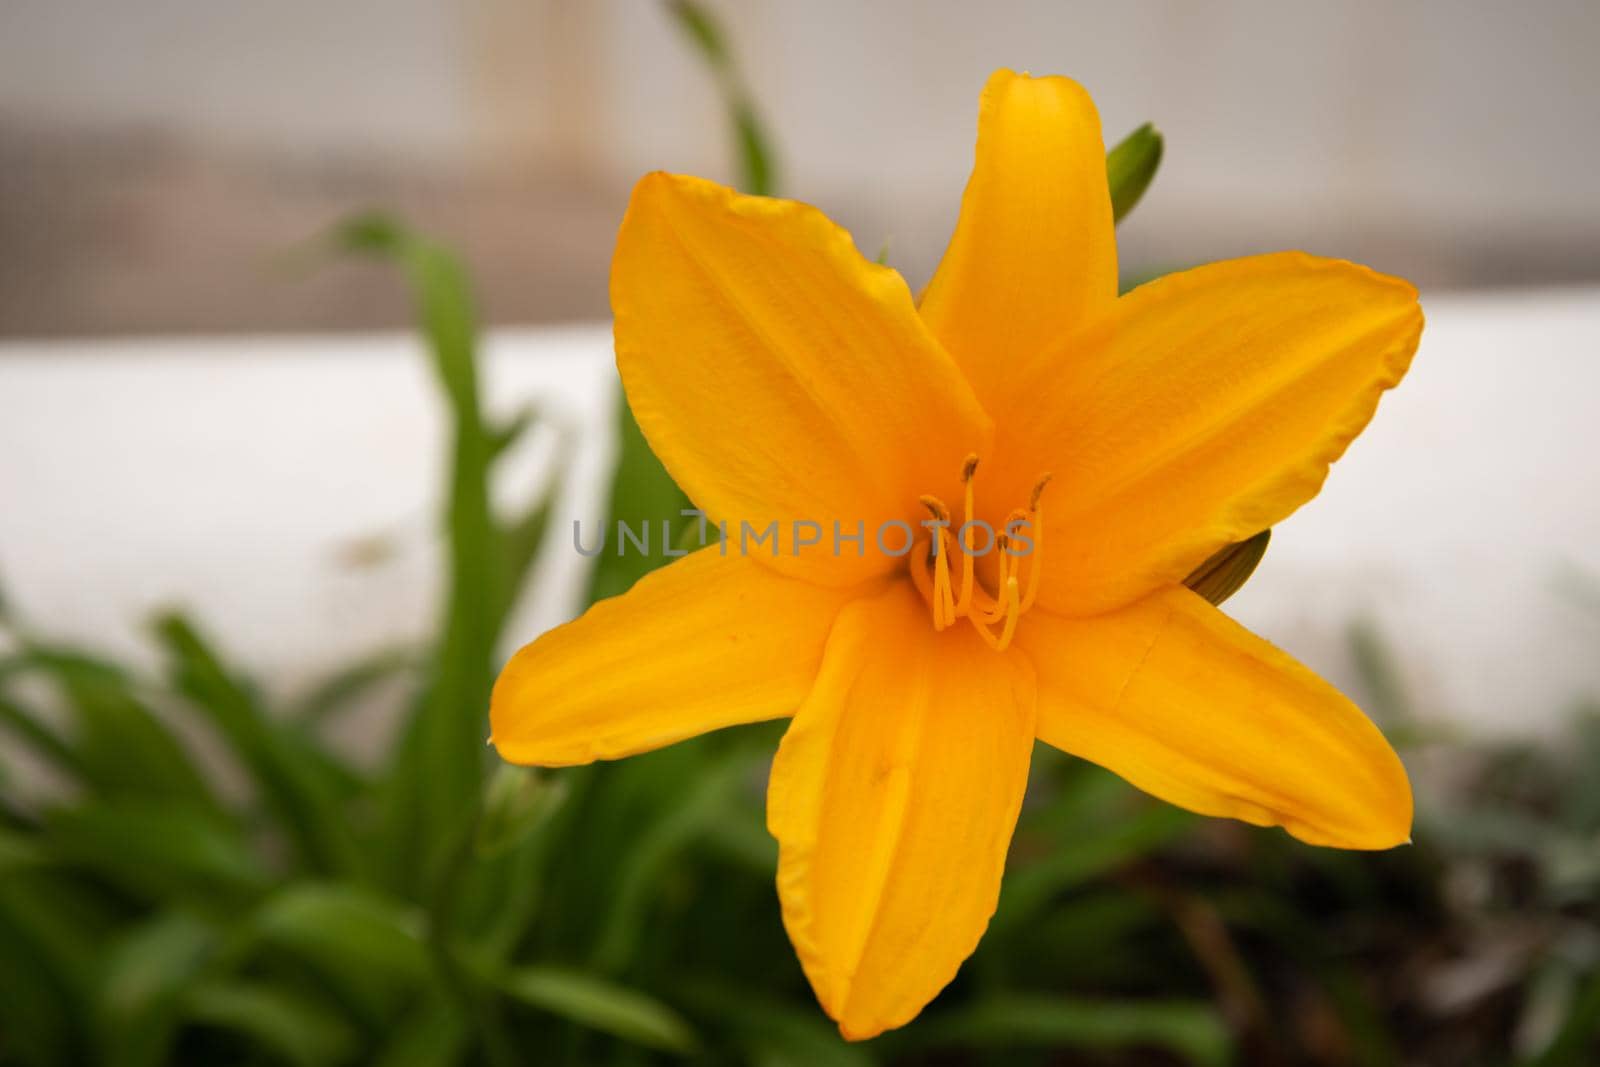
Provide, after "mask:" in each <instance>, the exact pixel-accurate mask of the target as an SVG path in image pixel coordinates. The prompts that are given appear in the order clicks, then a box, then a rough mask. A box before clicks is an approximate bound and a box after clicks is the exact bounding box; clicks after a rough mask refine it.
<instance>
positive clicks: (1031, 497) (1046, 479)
mask: <svg viewBox="0 0 1600 1067" xmlns="http://www.w3.org/2000/svg"><path fill="white" fill-rule="evenodd" d="M1054 477H1055V475H1054V474H1051V473H1050V472H1049V471H1045V473H1044V474H1043V475H1041V476H1040V478H1039V480H1038V481H1037V482H1034V483H1033V491H1032V492H1030V493H1029V494H1028V510H1029V511H1038V510H1039V498H1040V497H1041V496H1043V495H1044V487H1045V486H1047V485H1049V484H1050V479H1051V478H1054Z"/></svg>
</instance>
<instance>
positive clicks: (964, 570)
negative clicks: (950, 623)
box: [955, 452, 978, 615]
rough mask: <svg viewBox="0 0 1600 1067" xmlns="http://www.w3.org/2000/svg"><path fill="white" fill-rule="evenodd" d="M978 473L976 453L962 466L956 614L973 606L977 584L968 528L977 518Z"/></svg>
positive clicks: (965, 611) (964, 611)
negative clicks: (974, 499)
mask: <svg viewBox="0 0 1600 1067" xmlns="http://www.w3.org/2000/svg"><path fill="white" fill-rule="evenodd" d="M977 472H978V454H977V453H976V452H974V453H973V454H972V455H970V456H968V457H967V461H966V462H965V463H963V464H962V465H961V482H962V484H963V485H964V486H965V492H964V494H963V497H964V499H963V500H962V504H961V529H960V530H959V531H957V533H958V536H959V538H960V541H961V595H960V596H958V597H957V598H956V604H955V614H956V615H965V614H966V613H967V609H968V608H970V607H971V606H972V588H973V586H974V585H975V584H976V580H975V576H974V574H973V566H974V564H973V561H972V546H971V545H970V544H969V543H968V542H967V534H966V526H967V523H969V522H971V521H972V520H973V518H975V516H974V514H973V507H972V476H973V475H974V474H976V473H977Z"/></svg>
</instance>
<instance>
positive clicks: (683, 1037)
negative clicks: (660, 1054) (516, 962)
mask: <svg viewBox="0 0 1600 1067" xmlns="http://www.w3.org/2000/svg"><path fill="white" fill-rule="evenodd" d="M499 986H500V989H501V990H502V991H503V992H505V993H506V995H508V996H510V997H513V998H515V999H516V1000H519V1001H521V1002H522V1003H524V1004H527V1005H529V1006H530V1007H534V1008H538V1009H540V1010H541V1011H547V1012H549V1013H551V1014H552V1015H558V1016H560V1017H562V1018H564V1019H570V1020H571V1021H573V1022H575V1023H578V1024H580V1025H582V1026H586V1027H588V1028H590V1029H592V1030H599V1031H601V1032H603V1033H607V1034H611V1035H612V1036H614V1037H619V1038H621V1039H623V1040H624V1041H628V1042H631V1043H633V1044H636V1045H643V1046H645V1047H647V1048H654V1049H660V1050H662V1051H664V1052H677V1053H681V1054H683V1055H688V1054H690V1053H692V1052H694V1051H695V1049H696V1048H697V1047H698V1046H699V1040H698V1038H696V1036H695V1033H694V1031H693V1030H692V1029H691V1028H690V1026H689V1024H688V1023H687V1022H685V1021H684V1020H683V1018H682V1016H680V1015H678V1013H677V1012H675V1011H673V1010H672V1009H671V1008H669V1007H667V1006H666V1005H665V1004H663V1003H661V1002H660V1001H658V1000H656V999H654V998H653V997H649V996H646V995H645V994H643V993H639V992H636V991H634V990H631V989H627V988H625V987H623V986H620V985H617V984H615V983H613V982H608V981H605V980H604V979H600V978H595V977H593V976H591V975H587V974H584V973H582V972H579V971H573V970H567V969H565V968H560V967H522V968H518V969H517V970H514V971H511V972H510V973H508V974H506V975H505V976H504V977H503V978H501V980H500V982H499Z"/></svg>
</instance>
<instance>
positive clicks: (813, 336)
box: [491, 71, 1422, 1038]
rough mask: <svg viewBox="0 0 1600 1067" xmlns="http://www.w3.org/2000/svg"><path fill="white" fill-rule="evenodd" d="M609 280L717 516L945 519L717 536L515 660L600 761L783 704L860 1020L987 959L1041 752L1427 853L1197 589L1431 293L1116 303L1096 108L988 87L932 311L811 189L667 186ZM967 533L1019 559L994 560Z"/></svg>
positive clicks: (525, 695)
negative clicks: (772, 192) (765, 540)
mask: <svg viewBox="0 0 1600 1067" xmlns="http://www.w3.org/2000/svg"><path fill="white" fill-rule="evenodd" d="M611 298H612V306H613V309H614V311H615V315H616V350H617V365H618V367H619V369H620V370H621V373H622V379H623V384H624V387H625V388H626V390H627V394H628V399H629V401H630V403H631V404H632V407H633V411H634V413H635V415H636V416H637V418H638V422H639V425H640V427H641V428H642V429H643V431H644V433H645V435H646V437H647V438H648V439H649V441H650V444H651V446H652V447H653V448H654V449H655V451H656V453H657V455H659V456H660V457H661V459H662V461H663V462H664V463H665V464H666V467H667V469H668V470H669V471H670V472H671V473H672V475H673V477H674V478H676V479H677V481H678V484H679V485H681V486H682V487H683V488H684V489H685V490H686V491H687V492H688V493H689V495H690V496H691V497H692V498H693V499H694V500H695V501H696V502H697V503H698V504H699V506H700V507H702V508H703V509H705V511H706V512H707V513H708V514H710V515H711V516H714V517H717V518H724V519H728V520H732V521H733V522H735V523H744V522H748V523H750V524H751V525H753V526H755V527H757V528H761V527H765V526H766V525H767V524H768V522H770V521H773V520H777V521H779V522H783V523H787V522H790V521H792V520H796V519H801V518H803V519H808V520H811V519H815V520H822V521H828V520H834V521H839V520H842V521H843V523H844V527H845V529H846V531H847V532H854V531H855V530H856V529H857V528H858V526H857V524H858V523H862V524H864V526H865V528H866V529H867V530H868V531H872V530H878V529H880V528H882V527H884V526H885V524H888V525H889V526H890V527H891V528H897V529H898V528H904V529H908V530H911V531H915V533H916V535H917V537H918V541H917V543H916V547H915V549H914V550H913V551H911V552H909V553H906V554H900V555H897V554H895V551H896V550H897V548H898V545H895V544H894V540H895V537H894V536H893V535H891V536H890V537H889V539H888V540H889V541H890V546H889V547H888V548H886V549H885V548H881V547H880V545H873V544H871V542H872V540H873V539H874V538H873V535H872V534H871V533H870V532H869V533H868V535H867V538H866V540H867V542H868V543H867V545H866V549H867V550H866V551H860V552H858V551H857V546H856V544H855V543H854V542H849V541H847V542H846V543H845V544H844V547H843V551H842V552H835V551H828V550H823V551H811V552H800V551H799V549H798V547H796V548H794V549H793V550H792V551H785V552H784V553H782V554H780V555H772V554H769V553H768V552H767V551H766V549H765V547H764V546H763V548H762V549H761V550H760V551H754V552H749V553H746V552H741V551H738V550H737V547H736V546H734V545H723V546H718V545H715V544H713V545H711V546H709V547H706V548H702V549H700V550H698V551H696V552H694V553H691V554H690V555H688V556H687V557H686V558H683V559H681V560H678V561H676V562H674V563H672V564H671V565H669V566H667V567H665V568H663V569H661V570H658V571H656V572H654V573H652V574H650V575H649V576H648V577H646V578H644V579H642V580H641V581H640V582H639V583H638V584H637V585H636V586H635V587H634V588H633V589H632V590H631V591H629V592H628V593H627V594H625V595H623V596H620V597H616V598H613V599H611V600H607V601H603V602H601V603H599V604H596V605H595V606H594V607H592V608H591V609H590V610H589V611H588V612H587V613H586V614H584V615H583V617H581V618H580V619H578V620H577V621H575V622H572V623H569V624H568V625H566V626H563V627H560V628H558V629H556V630H554V631H551V632H550V633H548V634H546V635H545V636H543V637H541V638H540V639H539V640H537V641H535V642H533V643H532V644H531V645H528V646H527V647H526V648H524V649H522V651H521V652H519V653H518V654H517V655H516V657H515V658H514V659H513V660H512V661H511V663H510V664H509V666H507V667H506V669H505V672H504V673H503V674H502V676H501V678H500V680H499V683H498V684H497V686H496V688H495V693H494V702H493V708H492V715H491V718H492V727H493V740H494V744H495V745H496V746H497V747H498V749H499V751H500V753H501V755H502V756H504V757H505V758H506V759H508V760H511V761H513V762H516V763H527V764H540V765H546V766H554V765H566V764H577V763H585V762H588V761H591V760H595V759H614V758H618V757H621V756H627V755H629V754H632V753H636V752H642V751H644V750H647V749H651V748H655V747H657V746H660V745H665V744H669V743H671V742H674V741H678V740H681V739H683V738H686V737H689V736H691V735H694V734H698V733H701V732H703V731H707V730H713V729H717V728H719V727H723V726H730V725H733V724H735V723H747V722H755V721H758V720H764V719H772V718H777V717H781V716H788V715H793V720H792V722H791V723H790V725H789V727H788V731H787V733H786V734H785V736H784V739H783V743H782V745H781V746H780V748H779V750H778V754H777V758H776V761H775V762H774V764H773V768H772V776H771V781H770V783H769V786H768V797H767V803H768V825H769V827H770V829H771V831H772V833H773V834H774V835H775V836H776V838H777V839H778V842H779V846H780V851H779V864H778V879H777V881H778V892H779V896H780V898H781V902H782V908H783V918H784V923H785V925H786V927H787V929H788V932H789V935H790V938H791V940H792V941H793V943H794V946H795V949H796V951H797V953H798V954H799V957H800V961H801V964H802V965H803V967H804V969H805V973H806V975H807V977H808V978H809V979H810V981H811V984H812V986H813V988H814V989H815V991H816V994H817V997H818V999H819V1000H820V1002H821V1004H822V1006H823V1007H824V1008H825V1009H826V1010H827V1012H828V1013H829V1014H830V1015H831V1016H832V1017H833V1018H834V1019H835V1020H837V1022H838V1024H839V1027H840V1030H841V1031H842V1033H843V1034H844V1035H845V1036H846V1037H849V1038H865V1037H870V1036H872V1035H874V1034H877V1033H879V1032H881V1031H883V1030H885V1029H888V1028H891V1027H895V1026H900V1025H902V1024H904V1023H905V1022H907V1021H908V1020H910V1019H911V1018H913V1017H914V1016H915V1015H916V1014H917V1013H918V1012H919V1011H920V1010H921V1009H922V1007H923V1006H924V1005H925V1004H927V1003H928V1001H930V1000H931V999H933V997H934V996H935V995H936V994H937V993H938V992H939V991H940V990H941V989H942V988H943V987H944V986H945V985H946V984H947V983H948V982H949V981H950V980H951V978H952V977H953V976H954V975H955V973H956V970H957V968H958V967H959V966H960V965H961V962H962V961H963V960H964V959H965V958H966V957H967V956H968V955H970V954H971V952H972V951H973V948H974V947H975V946H976V944H977V942H978V939H979V937H980V936H981V935H982V933H983V930H984V928H985V926H986V925H987V923H988V921H989V918H990V916H991V915H992V914H993V912H994V908H995V903H996V900H997V898H998V894H999V889H1000V877H1001V871H1002V869H1003V867H1004V864H1005V857H1006V851H1007V846H1008V844H1009V841H1010V838H1011V834H1012V830H1013V827H1014V825H1015V823H1016V819H1017V813H1018V809H1019V807H1020V805H1021V803H1022V794H1023V788H1024V785H1025V783H1026V780H1027V772H1028V763H1029V757H1030V753H1031V751H1032V748H1033V745H1034V741H1035V738H1038V739H1041V740H1043V741H1045V742H1047V743H1049V744H1051V745H1055V746H1056V747H1058V748H1060V749H1063V750H1065V751H1066V752H1069V753H1072V754H1074V755H1077V756H1080V757H1083V758H1085V759H1088V760H1092V761H1094V762H1095V763H1098V764H1100V765H1102V766H1104V767H1107V768H1109V769H1111V770H1112V771H1114V772H1116V773H1117V774H1120V775H1121V776H1123V777H1124V778H1126V779H1127V780H1128V781H1130V782H1132V783H1133V784H1134V785H1136V786H1138V787H1140V788H1142V789H1144V790H1147V791H1148V792H1150V793H1153V794H1155V795H1156V796H1158V797H1161V798H1163V799H1165V800H1167V801H1170V802H1172V803H1174V804H1178V805H1181V806H1182V807H1185V808H1188V809H1190V810H1193V811H1196V812H1201V813H1203V814H1207V815H1219V816H1229V817H1232V818H1236V819H1242V820H1244V821H1246V822H1250V823H1254V824H1257V825H1261V826H1268V825H1278V826H1282V827H1284V828H1285V829H1286V830H1287V831H1288V832H1289V833H1291V834H1293V835H1294V836H1295V837H1297V838H1299V839H1301V840H1303V841H1307V842H1310V843H1313V844H1318V845H1331V846H1337V847H1342V848H1360V849H1378V848H1388V847H1390V846H1393V845H1396V844H1400V843H1402V842H1404V841H1406V840H1407V836H1408V834H1409V831H1410V825H1411V791H1410V785H1409V783H1408V782H1407V779H1406V774H1405V771H1404V769H1403V768H1402V766H1401V764H1400V761H1399V759H1398V758H1397V757H1396V756H1395V754H1394V752H1393V750H1392V749H1391V748H1390V747H1389V745H1388V744H1387V743H1386V742H1385V741H1384V739H1383V737H1382V735H1381V734H1380V733H1379V732H1378V730H1377V729H1376V728H1375V727H1374V726H1373V725H1372V723H1371V722H1370V721H1369V720H1368V719H1367V718H1366V717H1365V716H1364V715H1363V714H1362V713H1361V711H1360V710H1359V709H1358V708H1356V707H1355V705H1354V704H1352V703H1351V702H1350V701H1349V700H1347V699H1345V698H1344V697H1343V696H1341V695H1340V694H1339V693H1338V692H1337V691H1335V690H1334V689H1333V687H1332V686H1330V685H1328V684H1327V683H1326V682H1324V681H1322V680H1321V679H1319V678H1318V677H1316V676H1315V675H1314V674H1312V673H1311V672H1310V671H1309V670H1307V669H1306V668H1305V667H1303V666H1301V665H1300V664H1298V663H1296V662H1295V661H1294V660H1293V659H1291V658H1290V657H1289V656H1287V655H1285V654H1284V653H1283V652H1280V651H1279V650H1278V649H1276V648H1274V647H1273V646H1272V645H1270V644H1268V643H1267V642H1265V641H1263V640H1261V639H1260V638H1258V637H1255V636H1254V635H1252V634H1250V633H1249V632H1247V631H1246V630H1244V629H1243V628H1241V627H1240V626H1238V625H1237V624H1235V623H1234V622H1232V621H1231V620H1229V619H1228V618H1227V617H1226V616H1225V615H1223V614H1222V613H1221V612H1220V611H1218V610H1217V609H1216V608H1214V607H1213V606H1212V605H1211V604H1210V603H1208V602H1207V601H1206V600H1204V599H1203V598H1201V597H1200V596H1198V595H1196V594H1195V593H1193V592H1191V591H1190V590H1188V589H1187V588H1185V587H1184V585H1183V584H1182V583H1183V580H1184V577H1185V576H1186V575H1188V574H1189V573H1190V572H1191V571H1192V570H1193V569H1194V568H1195V567H1196V566H1197V565H1199V564H1200V563H1202V562H1203V561H1205V560H1206V559H1207V558H1208V557H1209V556H1211V555H1212V553H1214V552H1216V551H1217V550H1218V549H1219V548H1221V547H1223V546H1225V545H1227V544H1229V543H1232V542H1236V541H1240V540H1243V539H1245V538H1247V537H1250V536H1251V535H1253V534H1256V533H1257V532H1259V531H1261V530H1264V529H1266V528H1268V527H1270V526H1272V525H1274V524H1276V523H1278V522H1280V521H1281V520H1282V519H1284V518H1286V517H1287V516H1288V515H1289V514H1290V513H1291V512H1293V511H1294V510H1295V509H1296V508H1298V507H1299V506H1300V505H1301V504H1303V503H1305V502H1306V501H1307V500H1309V499H1310V498H1311V497H1312V496H1314V495H1315V494H1316V492H1317V490H1318V489H1319V488H1320V487H1321V485H1322V482H1323V479H1324V477H1325V476H1326V474H1327V471H1328V466H1329V464H1331V463H1332V462H1333V461H1334V460H1335V459H1336V458H1337V457H1338V456H1339V455H1340V453H1342V452H1343V451H1344V449H1345V447H1346V445H1348V444H1349V442H1350V440H1351V439H1352V438H1353V437H1354V436H1355V435H1356V434H1357V433H1358V432H1359V431H1360V430H1361V429H1362V427H1363V426H1365V425H1366V423H1367V421H1368V420H1369V419H1370V418H1371V417H1372V414H1373V412H1374V410H1375V408H1376V406H1377V403H1378V398H1379V395H1380V394H1381V393H1382V392H1383V391H1384V390H1386V389H1388V388H1389V387H1391V386H1393V385H1394V384H1395V383H1396V382H1398V381H1399V380H1400V377H1401V375H1403V374H1404V373H1405V370H1406V368H1407V365H1408V364H1409V363H1410V360H1411V357H1412V353H1413V352H1414V351H1415V349H1416V345H1417V341H1418V338H1419V336H1420V333H1421V329H1422V316H1421V312H1420V310H1419V307H1418V304H1417V295H1416V292H1415V290H1414V289H1413V288H1412V287H1411V286H1410V285H1408V284H1406V283H1405V282H1403V281H1400V280H1398V279H1395V278H1389V277H1385V276H1383V275H1380V274H1376V273H1374V272H1372V271H1370V270H1368V269H1366V268H1365V267H1360V266H1356V265H1354V264H1351V263H1346V262H1340V261H1335V260H1327V259H1319V258H1316V257H1313V256H1309V255H1305V254H1301V253H1284V254H1278V255H1265V256H1256V257H1250V258H1246V259H1239V260H1233V261H1229V262H1224V263H1217V264H1212V265H1210V266H1205V267H1200V268H1198V269H1195V270H1190V271H1185V272H1183V273H1180V274H1174V275H1170V276H1167V277H1164V278H1161V279H1159V280H1157V281H1153V282H1150V283H1149V284H1147V285H1143V286H1140V287H1139V288H1137V289H1135V290H1133V291H1132V292H1130V293H1128V294H1126V295H1124V296H1121V297H1119V296H1118V295H1117V262H1116V244H1115V240H1114V237H1113V229H1112V212H1111V202H1110V197H1109V193H1108V190H1107V185H1106V170H1105V156H1104V146H1103V143H1102V141H1101V135H1100V123H1099V118H1098V116H1097V114H1096V112H1095V108H1094V105H1093V103H1092V102H1091V101H1090V99H1089V97H1088V95H1087V94H1086V93H1085V92H1084V90H1083V89H1082V88H1081V87H1079V86H1078V85H1077V84H1076V83H1074V82H1072V81H1069V80H1067V79H1065V78H1059V77H1048V78H1032V77H1028V76H1025V75H1017V74H1013V73H1011V72H1010V71H1000V72H998V73H996V74H995V75H994V76H993V77H992V78H991V79H990V80H989V83H988V85H987V87H986V88H985V90H984V93H983V98H982V104H981V110H980V119H979V129H978V146H977V162H976V166H975V169H974V171H973V174H972V179H971V181H970V182H969V184H968V186H967V190H966V194H965V198H964V200H963V201H962V207H961V215H960V220H959V223H958V225H957V227H956V232H955V236H954V238H953V240H952V241H951V244H950V247H949V249H948V251H947V252H946V253H945V256H944V259H943V262H942V263H941V264H940V266H939V269H938V272H937V274H936V275H935V277H934V279H933V281H932V282H931V284H930V285H929V286H928V288H927V290H926V292H925V294H924V296H923V298H922V300H921V302H920V304H918V303H917V302H915V301H913V299H912V296H911V293H910V292H909V291H908V289H907V287H906V284H905V282H904V281H903V280H902V279H901V277H900V275H898V274H897V273H896V272H894V271H893V270H890V269H888V268H886V267H882V266H877V265H874V264H873V263H871V262H869V261H868V260H867V259H865V258H863V257H862V256H861V255H860V253H859V252H858V251H857V250H856V248H855V246H854V244H853V243H852V241H851V238H850V236H849V235H848V234H847V233H846V232H845V231H844V230H842V229H840V228H839V227H838V226H836V225H834V224H833V223H832V222H830V221H829V220H828V219H827V218H826V217H824V216H823V215H822V213H821V212H819V211H817V210H816V209H814V208H812V207H808V206H806V205H804V204H799V203H793V202H790V201H785V200H773V199H764V198H757V197H749V196H741V195H739V194H737V193H735V192H733V191H731V190H729V189H726V188H723V187H721V186H718V185H715V184H713V183H711V182H707V181H702V180H700V179H697V178H691V177H681V176H675V175H667V174H651V175H649V176H647V177H645V178H644V179H643V180H641V181H640V182H639V184H638V186H637V188H636V189H635V190H634V194H633V199H632V202H631V203H630V205H629V207H628V212H627V216H626V218H625V219H624V220H623V223H622V229H621V233H620V235H619V237H618V241H617V251H616V258H615V261H614V264H613V268H612V280H611ZM930 516H932V517H930ZM938 519H944V520H948V522H949V526H937V525H934V523H935V522H936V520H938ZM975 519H981V520H984V521H985V522H987V523H988V524H990V528H991V529H992V530H996V531H1003V530H1007V529H1010V530H1011V531H1012V532H1013V533H1014V534H1015V536H1014V538H1013V539H1012V540H1011V541H1010V542H1009V548H1007V549H1003V550H1001V551H995V552H991V553H989V554H987V555H983V556H981V558H975V556H976V555H977V554H976V553H975V552H974V551H973V549H974V548H975V547H976V546H975V545H974V544H973V543H972V542H973V541H976V540H977V539H978V536H979V535H978V533H977V531H976V528H973V530H971V531H969V532H968V533H967V534H962V533H960V532H958V527H959V526H960V525H961V524H963V523H965V522H966V521H967V520H975ZM894 524H899V526H898V527H897V526H895V525H894ZM963 537H970V538H971V540H970V541H963V540H962V538H963ZM1024 537H1026V538H1027V540H1028V542H1029V543H1030V544H1031V551H1030V552H1027V553H1025V554H1023V553H1020V552H1017V551H1016V550H1017V549H1018V548H1019V547H1020V546H1021V545H1022V543H1023V538H1024ZM826 540H827V539H825V541H826ZM821 547H822V548H823V549H838V548H839V547H840V546H839V544H837V543H834V544H832V545H829V544H826V543H825V544H824V545H823V546H821Z"/></svg>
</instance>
